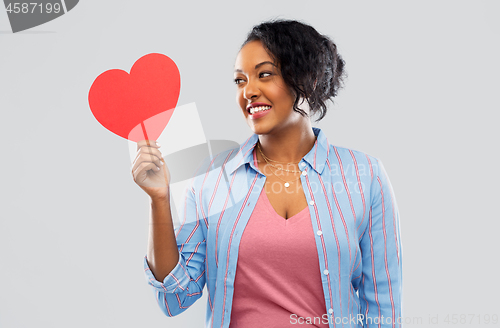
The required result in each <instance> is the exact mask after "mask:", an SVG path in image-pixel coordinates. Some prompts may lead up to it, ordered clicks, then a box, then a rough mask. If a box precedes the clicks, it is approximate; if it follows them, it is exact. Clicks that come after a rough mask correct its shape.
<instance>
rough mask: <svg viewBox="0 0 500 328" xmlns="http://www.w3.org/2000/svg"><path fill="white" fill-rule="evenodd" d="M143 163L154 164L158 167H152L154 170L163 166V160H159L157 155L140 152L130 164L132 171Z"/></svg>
mask: <svg viewBox="0 0 500 328" xmlns="http://www.w3.org/2000/svg"><path fill="white" fill-rule="evenodd" d="M143 163H146V164H149V163H152V164H154V165H155V166H156V167H157V168H158V169H156V168H154V169H155V171H159V170H160V168H161V167H162V166H163V162H162V161H160V159H159V158H158V157H156V156H154V155H151V154H140V155H139V156H138V157H137V160H136V161H135V162H134V164H133V165H132V171H134V170H136V169H137V168H138V167H139V166H140V165H141V164H143Z"/></svg>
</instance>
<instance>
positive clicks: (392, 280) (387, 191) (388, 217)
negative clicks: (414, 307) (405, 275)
mask: <svg viewBox="0 0 500 328" xmlns="http://www.w3.org/2000/svg"><path fill="white" fill-rule="evenodd" d="M370 195H371V196H370V198H371V199H370V202H371V206H370V211H369V221H368V224H367V226H366V229H365V231H364V233H363V237H362V238H361V240H360V249H361V252H362V263H363V276H362V280H361V284H360V289H359V298H360V302H361V313H362V314H363V316H364V326H365V327H366V326H368V327H394V328H396V327H401V324H400V322H401V320H402V319H399V318H400V317H402V262H401V239H400V231H399V213H398V208H397V205H396V200H395V198H394V194H393V192H392V186H391V183H390V181H389V179H388V177H387V175H386V173H385V170H384V168H383V166H382V163H381V162H380V161H377V160H374V168H373V179H372V183H371V189H370Z"/></svg>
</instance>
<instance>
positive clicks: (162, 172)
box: [132, 140, 170, 199]
mask: <svg viewBox="0 0 500 328" xmlns="http://www.w3.org/2000/svg"><path fill="white" fill-rule="evenodd" d="M158 148H160V145H159V144H158V143H157V142H156V141H154V140H142V141H139V142H138V143H137V155H136V157H135V159H134V162H133V163H132V176H133V177H134V181H135V183H137V184H138V185H139V187H141V188H142V190H144V191H145V192H146V193H147V194H148V195H149V196H150V197H151V198H152V199H155V198H156V199H162V198H163V199H164V198H165V197H167V196H168V195H169V182H170V172H169V171H168V168H167V165H166V164H165V161H164V160H163V157H162V155H161V152H160V150H159V149H158Z"/></svg>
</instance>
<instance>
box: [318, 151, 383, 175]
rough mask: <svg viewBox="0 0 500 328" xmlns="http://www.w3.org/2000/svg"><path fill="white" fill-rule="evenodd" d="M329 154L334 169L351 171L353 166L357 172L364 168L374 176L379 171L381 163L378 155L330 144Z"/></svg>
mask: <svg viewBox="0 0 500 328" xmlns="http://www.w3.org/2000/svg"><path fill="white" fill-rule="evenodd" d="M328 154H329V155H328V160H329V161H330V163H331V169H332V171H333V170H338V169H341V170H343V171H348V172H349V171H350V169H351V168H352V169H353V170H351V171H352V172H353V173H354V172H357V173H358V174H359V172H360V171H361V170H363V171H364V172H366V173H367V174H369V175H371V176H372V177H373V175H374V174H376V173H375V172H378V167H379V165H380V164H379V163H380V160H379V159H378V158H377V157H374V156H372V155H369V154H367V153H365V152H363V151H360V150H356V149H352V148H347V147H341V146H336V145H332V144H330V145H329V149H328ZM337 166H338V167H337Z"/></svg>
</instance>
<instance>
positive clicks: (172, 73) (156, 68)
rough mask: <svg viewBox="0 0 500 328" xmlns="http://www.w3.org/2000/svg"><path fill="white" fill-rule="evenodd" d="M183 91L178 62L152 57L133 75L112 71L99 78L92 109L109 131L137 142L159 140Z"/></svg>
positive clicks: (91, 93) (92, 89)
mask: <svg viewBox="0 0 500 328" xmlns="http://www.w3.org/2000/svg"><path fill="white" fill-rule="evenodd" d="M180 90H181V77H180V74H179V70H178V68H177V65H175V63H174V61H173V60H172V59H170V58H169V57H167V56H165V55H162V54H156V53H152V54H148V55H145V56H143V57H141V58H139V59H138V60H137V61H136V62H135V63H134V65H133V66H132V69H131V70H130V74H128V73H127V72H125V71H123V70H121V69H112V70H109V71H106V72H104V73H102V74H101V75H99V76H98V77H97V78H96V79H95V81H94V83H92V86H91V87H90V91H89V105H90V110H91V111H92V114H94V117H95V118H96V119H97V121H99V123H101V124H102V125H103V126H104V127H105V128H106V129H108V130H109V131H111V132H113V133H116V134H117V135H119V136H121V137H123V138H125V139H128V140H131V141H135V142H138V141H140V140H146V139H147V140H156V139H158V137H159V136H160V134H161V133H162V132H163V130H164V129H165V127H166V126H167V124H168V121H169V120H170V117H172V114H173V113H174V109H175V106H176V105H177V100H178V98H179V92H180ZM146 131H147V132H146Z"/></svg>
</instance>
